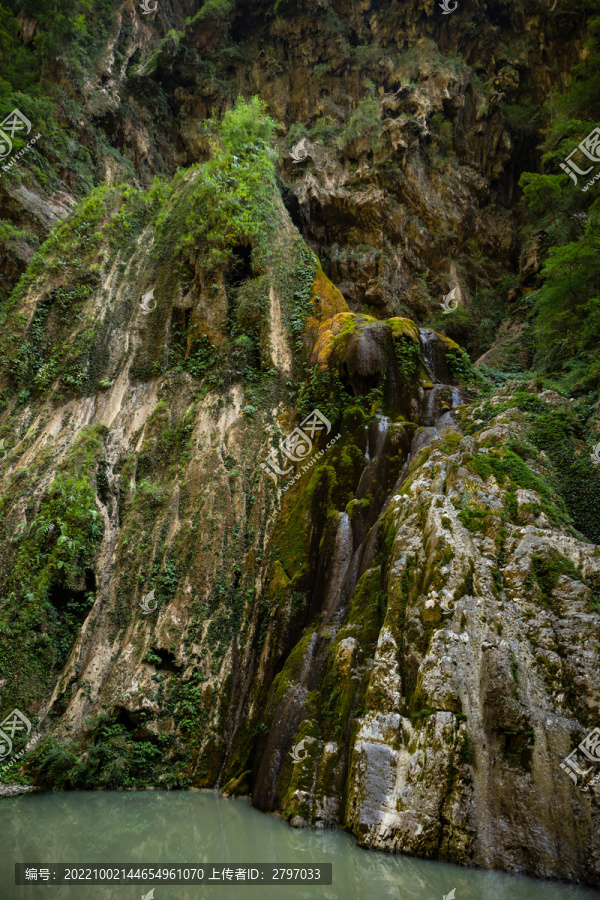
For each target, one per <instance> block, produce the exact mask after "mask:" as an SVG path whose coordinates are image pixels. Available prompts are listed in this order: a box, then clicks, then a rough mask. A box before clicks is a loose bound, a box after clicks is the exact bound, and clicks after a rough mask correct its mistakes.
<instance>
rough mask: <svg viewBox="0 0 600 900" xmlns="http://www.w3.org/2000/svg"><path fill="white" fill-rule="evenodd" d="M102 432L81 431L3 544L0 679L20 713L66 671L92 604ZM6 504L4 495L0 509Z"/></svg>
mask: <svg viewBox="0 0 600 900" xmlns="http://www.w3.org/2000/svg"><path fill="white" fill-rule="evenodd" d="M103 433H104V430H103V429H102V428H101V427H100V428H95V429H94V428H88V429H84V430H83V432H82V434H81V436H80V438H79V440H78V441H77V442H76V443H75V445H74V446H73V448H72V450H71V451H70V453H69V456H68V457H67V459H66V461H65V462H64V464H63V465H62V466H61V467H60V469H59V470H58V471H57V473H56V475H55V477H54V479H53V480H52V481H51V483H50V485H49V487H48V488H47V490H46V491H45V492H44V494H43V496H42V497H41V500H39V501H38V503H35V505H34V504H33V503H32V505H31V507H30V508H29V514H30V520H29V523H27V524H25V526H24V527H21V528H20V529H19V530H18V531H17V532H16V534H14V535H13V536H12V541H9V540H7V541H6V542H5V545H4V550H3V553H2V563H3V565H2V573H1V577H2V581H1V582H0V633H2V635H3V639H2V643H3V653H2V658H1V659H0V676H1V677H2V678H5V679H6V688H5V698H6V697H10V698H14V702H15V704H16V703H17V701H18V702H20V703H23V704H24V706H25V708H28V707H30V705H31V703H32V702H35V701H37V700H39V699H41V697H42V696H43V695H44V692H45V689H46V687H47V685H48V684H49V683H50V682H51V679H52V677H53V676H55V675H56V674H57V673H58V672H59V671H60V670H61V669H62V667H63V666H64V665H65V663H66V661H67V659H68V655H69V653H70V650H71V647H72V646H73V643H74V641H75V639H76V637H77V635H78V633H79V629H80V627H81V623H82V621H83V620H84V619H85V617H86V615H87V613H88V612H89V610H90V608H91V605H92V603H93V601H94V589H95V579H94V576H93V570H92V568H91V567H93V563H94V557H95V554H96V550H97V548H98V544H99V542H100V540H101V538H102V535H103V533H104V528H103V525H102V521H101V519H100V516H99V511H98V508H97V505H96V470H97V465H98V461H99V459H100V456H101V454H102V453H103V441H102V438H103ZM18 483H19V482H18V481H17V483H16V485H15V487H17V486H18ZM31 502H32V501H30V503H31ZM10 505H11V494H10V492H7V493H6V494H5V495H4V497H3V510H7V509H9V508H10Z"/></svg>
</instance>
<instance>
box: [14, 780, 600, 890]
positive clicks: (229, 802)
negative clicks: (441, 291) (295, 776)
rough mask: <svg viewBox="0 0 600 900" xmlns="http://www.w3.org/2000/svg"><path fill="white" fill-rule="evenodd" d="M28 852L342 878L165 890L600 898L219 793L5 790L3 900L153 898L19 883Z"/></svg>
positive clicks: (30, 858)
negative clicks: (374, 846)
mask: <svg viewBox="0 0 600 900" xmlns="http://www.w3.org/2000/svg"><path fill="white" fill-rule="evenodd" d="M16 862H23V863H32V864H36V863H37V864H38V865H42V864H44V863H51V862H53V863H72V864H77V865H85V864H88V863H94V864H97V865H103V866H111V865H115V864H117V863H130V864H132V865H136V866H141V865H142V864H143V865H146V866H150V865H158V864H162V865H164V866H167V865H171V866H172V865H173V864H177V863H189V864H192V865H196V864H198V865H200V864H205V863H213V862H214V863H222V864H225V865H230V866H231V865H234V864H235V863H240V864H246V865H248V864H250V863H257V862H278V863H282V864H283V863H292V864H294V865H299V864H302V865H303V866H309V865H311V864H314V863H318V862H321V863H322V862H331V863H332V864H333V885H332V886H331V887H325V886H307V885H302V886H300V885H294V886H286V885H281V886H280V885H275V886H250V885H242V884H234V885H229V884H226V885H218V886H217V885H211V886H202V885H170V886H167V885H164V884H161V885H154V900H175V898H177V900H229V898H232V900H244V898H246V900H250V898H256V900H258V898H260V900H263V898H264V900H292V898H293V900H380V898H393V900H442V897H443V896H444V895H445V894H448V893H449V892H450V891H451V890H452V889H453V888H454V889H455V890H456V895H455V897H456V900H598V898H599V895H598V893H597V892H596V891H594V890H592V889H591V888H586V887H572V886H568V885H563V884H555V883H551V882H545V881H536V880H533V879H528V878H516V877H514V876H510V875H505V874H501V873H498V872H487V871H480V870H475V869H464V868H461V867H459V866H455V865H450V864H449V863H442V862H431V861H425V860H419V859H412V858H411V857H408V856H389V855H387V854H383V853H374V852H372V851H368V850H362V849H360V848H359V847H357V846H356V844H355V842H354V840H353V839H352V838H351V837H350V836H349V835H347V834H344V833H343V832H340V831H334V832H331V831H329V832H322V831H321V832H318V831H310V830H305V829H295V828H291V827H290V826H289V825H287V824H286V823H284V822H282V821H280V820H279V819H276V818H273V817H272V816H267V815H264V814H263V813H260V812H258V811H257V810H254V809H252V807H251V806H250V804H249V802H248V801H247V800H246V799H245V798H244V799H224V798H223V797H219V796H218V795H217V794H215V793H213V792H208V791H207V792H196V791H192V792H169V791H144V792H142V791H136V792H131V793H123V792H116V791H114V792H93V793H88V792H65V793H40V794H25V795H23V796H20V797H13V798H6V799H2V800H0V898H1V900H17V898H18V900H141V898H142V896H143V895H145V894H146V893H147V892H148V891H149V890H150V887H151V886H150V885H144V884H143V883H142V884H140V885H139V886H138V885H121V886H115V885H111V886H101V885H78V886H68V887H67V886H64V887H63V886H59V885H55V886H49V885H41V884H38V885H26V886H23V887H16V886H15V884H14V880H15V879H14V864H15V863H16Z"/></svg>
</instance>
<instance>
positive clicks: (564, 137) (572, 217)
mask: <svg viewBox="0 0 600 900" xmlns="http://www.w3.org/2000/svg"><path fill="white" fill-rule="evenodd" d="M587 16H588V23H587V28H588V34H589V35H590V36H589V40H588V43H587V47H586V53H585V55H584V56H583V57H582V60H581V62H580V63H579V64H578V65H577V66H575V68H574V70H573V79H572V82H571V84H570V86H569V88H568V90H567V91H565V92H564V93H555V94H552V95H551V96H550V97H549V99H548V100H547V102H546V105H545V109H544V112H545V115H546V124H545V129H544V130H545V140H544V143H543V150H544V156H543V160H544V163H545V165H546V169H547V170H548V174H539V173H527V174H525V175H523V176H522V177H521V185H522V187H523V192H524V197H525V202H526V204H527V207H528V209H529V212H530V216H531V220H532V230H534V229H535V230H538V231H541V233H542V236H543V250H544V253H545V255H546V261H545V263H544V266H543V268H542V271H541V273H540V276H539V278H538V280H537V285H536V290H535V291H534V293H533V294H531V295H530V296H529V298H528V300H529V302H530V303H533V312H534V316H535V319H534V327H535V358H534V365H535V368H536V370H537V371H539V372H540V373H546V374H551V375H552V376H553V377H555V378H558V379H560V381H561V383H562V384H563V385H564V386H565V388H566V389H567V390H568V391H569V392H571V393H572V392H584V391H591V390H594V389H597V388H598V385H599V384H600V360H599V359H598V354H597V352H596V348H597V346H598V341H599V339H600V312H599V310H600V297H599V293H600V254H599V253H598V249H599V246H600V245H599V240H600V238H599V236H598V227H597V226H598V216H599V214H600V198H599V196H598V191H597V189H596V188H595V187H592V188H591V189H590V190H589V191H586V184H587V180H588V179H587V178H586V177H585V176H578V184H577V185H575V184H574V183H573V181H572V180H571V179H570V178H569V176H568V175H567V174H564V173H563V172H561V171H560V163H562V162H564V160H565V158H566V157H567V156H568V155H569V154H570V153H571V151H573V150H574V149H575V148H576V147H577V145H578V144H579V142H580V141H582V140H583V139H584V138H585V137H586V136H587V134H588V133H589V132H590V131H592V130H593V129H594V128H595V127H596V126H597V123H598V120H599V116H600V99H599V95H598V85H599V83H600V75H599V72H600V66H599V62H600V47H599V45H598V29H599V27H600V19H598V17H597V15H596V14H595V13H594V11H593V10H592V8H591V7H590V8H589V11H588V12H587ZM579 157H580V159H581V160H583V159H585V158H584V157H583V156H582V155H581V154H577V155H576V159H575V161H577V158H579ZM581 165H582V164H581V162H579V167H580V168H581ZM596 168H597V167H596ZM595 171H596V169H595V168H594V169H593V171H592V172H591V173H590V175H589V177H590V178H591V177H592V176H593V175H594V173H595Z"/></svg>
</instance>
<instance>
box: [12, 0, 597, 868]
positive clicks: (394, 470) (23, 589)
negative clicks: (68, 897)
mask: <svg viewBox="0 0 600 900" xmlns="http://www.w3.org/2000/svg"><path fill="white" fill-rule="evenodd" d="M279 6H280V4H277V5H276V7H277V8H274V9H271V8H270V7H269V8H268V9H267V8H263V7H262V6H261V5H260V4H250V5H248V4H245V5H244V9H243V10H242V9H241V8H238V7H237V6H235V5H234V4H227V3H226V4H216V3H207V4H205V5H204V6H203V7H202V9H201V10H200V11H197V10H195V9H192V8H191V7H190V8H189V9H188V8H184V7H183V5H179V4H173V5H171V6H168V7H160V11H159V14H157V16H156V18H155V19H153V20H148V19H147V18H144V17H142V16H140V14H139V12H137V11H136V9H135V8H134V7H133V6H131V5H127V4H125V5H123V6H119V9H118V15H117V17H116V18H115V19H114V20H111V30H110V39H107V42H106V43H105V45H104V48H103V52H102V57H101V60H100V62H98V64H97V65H96V66H94V67H92V66H91V67H90V70H89V73H88V78H89V84H88V91H87V93H88V96H89V99H86V100H85V101H82V108H81V109H82V118H81V119H80V121H79V123H78V140H81V139H82V135H83V134H85V133H86V128H87V127H88V126H90V123H91V122H92V121H93V122H94V123H95V124H94V128H93V129H92V130H90V132H89V135H90V138H89V141H90V143H91V144H93V146H92V147H91V150H90V152H91V153H92V155H93V154H96V157H97V159H98V160H100V161H101V162H102V174H101V176H98V173H96V175H95V177H96V178H97V180H98V181H100V182H105V184H101V186H100V187H97V188H96V189H95V190H93V191H91V192H89V193H86V197H85V199H84V200H82V201H81V202H80V203H79V204H78V205H77V206H76V208H74V209H73V210H72V211H71V212H70V214H69V215H67V209H68V208H69V206H73V204H74V199H75V194H76V193H77V191H80V192H81V193H85V192H84V191H83V189H82V188H81V185H79V186H78V185H77V184H76V183H75V182H76V177H75V175H74V176H73V183H69V181H68V179H67V178H66V175H64V176H62V175H61V178H62V179H63V183H62V184H61V186H60V191H59V190H58V189H57V190H56V191H54V192H47V191H45V190H44V188H43V187H42V185H41V183H40V181H39V180H36V178H37V177H39V172H38V173H37V176H36V174H35V172H34V171H33V170H31V171H28V173H27V172H26V173H25V174H24V175H23V174H21V175H20V176H19V175H11V176H10V178H9V179H7V180H6V182H5V180H4V178H3V179H2V185H3V191H4V193H3V194H2V204H3V206H2V210H3V211H2V215H3V216H4V217H5V219H6V221H7V222H8V225H7V227H6V229H5V235H4V239H5V255H4V263H3V269H2V270H3V272H4V273H5V275H6V277H7V283H6V285H5V295H6V296H5V297H4V300H3V305H2V309H1V311H0V316H1V320H0V326H1V334H0V339H1V341H2V349H3V353H2V356H3V361H2V371H1V384H0V387H1V390H2V393H1V395H0V396H1V398H2V412H1V414H0V416H1V417H0V436H1V438H2V440H3V441H4V444H3V448H4V451H5V456H4V458H3V459H2V460H1V461H0V465H1V466H2V469H1V474H2V483H1V493H0V504H1V509H2V523H3V525H2V527H3V528H4V535H3V542H2V548H1V551H0V627H1V628H2V633H3V645H4V646H3V653H2V658H1V660H0V677H1V680H0V690H1V698H2V709H5V708H6V709H7V710H8V709H9V708H12V707H14V706H17V707H18V708H20V709H21V710H22V711H23V712H24V713H26V714H27V715H29V717H30V718H31V719H35V724H36V728H38V729H39V731H40V732H41V733H42V734H43V735H44V738H43V740H42V741H41V742H40V744H39V745H38V746H37V747H36V749H35V751H33V753H32V754H31V756H30V757H28V758H27V761H26V763H25V768H24V769H23V772H24V773H27V774H28V775H29V777H30V778H32V779H33V780H35V781H36V782H38V783H40V784H46V785H51V786H56V787H67V788H68V787H77V788H88V787H95V786H100V787H107V788H114V787H126V788H128V787H133V786H144V785H159V786H163V787H172V788H175V787H188V786H192V785H193V786H198V787H210V786H217V787H219V788H221V789H222V790H224V792H225V793H228V794H231V793H243V792H250V793H251V794H252V801H253V803H254V804H255V805H256V806H257V807H258V808H260V809H263V810H266V811H278V812H280V813H281V814H282V815H283V816H284V817H285V818H286V819H288V820H290V821H291V822H292V823H293V824H295V825H314V826H321V827H333V826H343V827H346V828H348V829H349V830H350V831H351V832H352V833H353V834H355V835H356V837H357V838H358V840H359V841H360V842H361V843H362V844H364V845H365V846H368V847H374V848H379V849H385V850H389V851H402V852H406V853H411V854H415V855H421V856H427V857H431V858H444V859H451V860H455V861H458V862H463V863H467V864H473V865H482V866H487V867H497V868H506V869H509V870H512V871H520V872H526V873H529V874H533V875H538V876H549V877H558V878H570V879H580V880H584V881H588V882H590V883H593V884H598V883H600V846H599V844H598V840H599V838H598V835H599V834H600V831H599V829H598V815H599V813H598V809H599V803H600V793H599V788H598V786H597V785H589V786H588V787H587V790H585V789H584V787H585V785H584V786H582V785H581V784H579V785H574V784H573V782H572V780H571V779H570V778H569V777H568V776H567V775H566V774H565V773H564V772H563V771H562V770H561V769H560V763H561V762H562V760H563V759H564V757H565V756H566V755H567V754H568V753H569V752H570V751H571V749H572V748H573V747H574V746H575V745H576V744H578V743H579V741H580V740H581V739H582V738H583V737H584V736H585V734H586V732H587V731H589V730H590V729H591V728H592V727H593V726H595V725H596V724H597V718H598V705H599V699H600V695H599V692H598V689H597V687H596V686H595V679H594V678H593V676H594V675H595V672H596V671H597V668H598V663H599V662H600V659H599V657H600V631H599V627H598V626H599V624H600V613H599V605H598V589H599V585H600V551H599V549H598V541H599V540H600V530H599V529H598V520H597V511H596V510H591V509H589V505H588V504H587V502H586V491H587V485H589V484H592V483H593V482H594V479H597V473H596V471H595V469H594V465H593V463H592V462H591V461H590V460H589V457H588V454H587V452H586V448H585V444H584V443H583V441H582V439H581V433H580V431H579V430H578V429H579V428H580V422H581V417H582V412H581V409H582V404H581V402H580V401H572V400H570V399H569V398H566V397H563V396H561V395H560V394H559V393H557V392H556V391H553V390H543V387H544V386H543V385H541V384H540V383H539V382H537V381H536V380H534V379H531V378H530V377H529V376H528V375H526V374H524V375H522V376H520V377H519V378H515V379H513V380H512V381H509V380H507V379H506V377H504V376H501V375H497V376H496V377H495V378H494V376H493V374H492V375H490V374H489V373H488V374H486V375H481V374H478V373H477V371H476V370H474V369H473V367H472V365H471V363H470V362H469V357H468V356H467V354H466V353H465V352H464V350H462V349H461V347H459V345H458V344H457V343H455V341H454V340H453V339H452V337H451V336H447V335H446V334H442V333H441V331H440V329H441V327H442V324H444V322H445V323H446V325H447V327H444V330H445V331H447V332H448V335H454V337H456V338H460V337H461V335H464V336H466V338H467V343H469V344H470V345H472V346H473V347H476V348H477V349H482V341H483V338H482V334H483V333H484V330H485V329H483V331H482V329H480V330H479V331H478V332H477V333H475V332H474V330H473V328H472V327H471V325H472V322H471V320H468V321H467V320H466V319H465V318H464V316H467V314H468V315H473V316H475V317H477V315H478V307H477V297H478V296H479V297H481V295H482V293H483V294H484V295H485V293H486V292H488V293H489V292H490V291H494V290H496V291H497V292H498V297H499V298H500V299H501V301H502V303H504V302H505V301H507V296H508V295H510V297H511V298H512V301H513V302H515V303H517V304H518V302H519V298H520V296H521V294H522V293H525V292H526V291H527V290H528V287H527V285H528V279H529V278H530V277H531V274H532V272H533V271H534V270H535V268H536V265H537V263H536V261H535V259H534V257H535V253H534V254H533V256H532V252H533V251H532V250H531V247H529V249H528V250H526V253H525V254H524V256H523V260H524V262H523V263H522V265H521V268H520V279H519V277H517V276H515V274H514V272H516V271H517V269H518V258H519V254H520V249H521V248H520V245H519V236H518V233H517V229H516V219H515V212H514V208H513V205H512V197H513V192H514V190H515V180H516V178H517V176H518V174H519V172H520V171H521V168H520V167H521V166H522V165H523V164H524V163H523V158H524V157H527V156H529V158H530V159H534V158H535V149H534V147H535V141H534V140H533V137H532V135H531V133H529V132H528V131H527V129H524V128H523V127H522V123H521V125H518V124H515V121H516V119H517V118H518V116H517V112H516V111H515V109H514V108H513V107H514V106H515V105H518V104H517V102H516V101H517V99H518V100H519V101H523V102H525V100H527V102H533V101H538V100H539V98H540V95H541V94H543V92H544V91H545V90H546V89H547V86H548V81H549V79H550V77H551V72H552V67H553V66H558V68H559V69H560V70H561V71H563V70H566V69H567V68H568V65H569V63H570V62H572V61H573V59H574V58H575V57H576V55H577V53H578V50H579V46H580V44H581V40H582V35H581V33H580V31H578V29H577V27H576V25H575V23H574V22H573V17H572V16H570V15H568V14H567V12H566V11H564V10H560V9H558V10H557V9H552V10H550V9H548V8H547V7H545V6H544V7H543V8H542V7H541V6H540V7H535V8H533V7H532V9H531V10H530V11H525V12H517V11H516V9H514V8H512V7H510V8H509V7H506V8H505V7H502V8H500V7H499V8H498V9H497V10H496V9H494V10H492V11H490V12H489V13H487V14H486V15H484V13H483V12H481V13H479V12H475V13H473V15H474V16H475V18H474V19H473V20H472V22H467V21H466V15H467V14H466V13H464V12H462V11H461V12H460V13H459V14H458V15H457V18H456V19H452V22H446V21H445V20H441V18H440V19H437V18H434V16H433V12H432V9H430V8H429V7H427V8H426V7H420V6H418V5H415V6H414V7H411V8H408V7H406V8H405V7H400V6H396V5H393V6H390V7H389V8H386V9H385V10H378V9H374V8H373V9H372V8H371V4H370V3H363V4H359V5H358V6H354V7H352V8H349V7H346V6H345V5H344V4H340V5H339V8H338V7H336V8H334V7H332V6H329V5H325V4H323V5H317V7H315V8H314V9H313V7H311V10H310V11H302V10H296V11H294V12H293V14H292V11H291V8H288V7H289V4H288V5H285V9H284V8H283V6H282V9H281V10H279ZM221 7H222V8H221ZM186 16H187V17H188V19H189V21H187V23H186ZM461 16H462V18H461ZM463 20H464V21H463ZM23 22H24V24H23V25H22V28H21V31H22V36H23V41H28V40H29V38H28V35H29V36H31V35H32V34H33V33H34V32H35V23H32V22H31V21H30V20H28V21H25V19H24V20H23ZM460 23H462V25H463V28H462V30H460V28H459V24H460ZM25 26H27V27H25ZM471 26H474V27H471ZM169 29H174V31H169ZM167 32H168V33H167ZM500 35H502V38H501V37H500ZM161 38H162V39H161ZM559 38H561V39H563V40H562V41H559ZM564 38H566V39H564ZM458 49H460V50H461V53H462V54H463V55H462V57H458V56H456V51H457V50H458ZM475 60H483V62H478V64H477V65H475V63H474V61H475ZM56 65H57V67H58V69H59V70H60V66H61V61H60V60H56ZM58 77H59V75H57V78H58ZM484 79H487V80H486V81H485V83H484ZM234 87H235V90H243V91H244V92H245V93H246V94H248V95H250V94H253V93H254V94H260V95H261V96H262V97H263V98H264V99H265V100H266V101H267V102H268V110H269V112H270V114H271V116H273V117H274V118H275V119H276V121H277V122H278V123H279V126H278V129H279V130H278V131H275V130H274V129H275V123H273V122H271V121H270V120H269V119H268V118H267V116H266V115H265V110H264V108H263V107H262V106H261V105H260V103H258V102H256V101H254V102H253V103H250V104H246V103H244V102H243V101H241V100H240V101H238V102H237V104H235V105H233V102H232V100H231V93H232V90H233V88H234ZM92 88H93V90H91V89H92ZM507 97H508V98H511V97H512V98H513V100H514V103H513V104H512V106H511V108H510V110H509V112H508V113H507V108H506V106H507V99H506V98H507ZM167 100H168V103H167ZM509 105H510V104H509ZM57 108H58V109H59V110H60V100H58V101H57ZM213 109H214V110H215V116H214V121H213V120H208V116H209V115H210V113H211V110H213ZM225 109H228V112H227V113H226V114H225V115H221V114H222V113H223V111H224V110H225ZM521 113H522V110H521ZM521 113H519V115H521ZM511 117H512V118H511ZM217 120H219V121H217ZM519 121H520V120H519ZM511 122H512V124H511ZM290 126H293V127H290ZM90 127H91V126H90ZM286 129H287V135H286V137H285V138H284V137H283V135H282V132H284V131H285V130H286ZM102 135H103V137H102ZM107 135H108V137H109V140H110V142H111V145H112V148H113V151H114V152H113V153H108V152H107V151H106V149H105V148H104V145H103V144H102V141H104V140H106V136H107ZM303 138H305V139H306V142H305V145H304V146H305V147H307V146H308V147H309V149H310V153H309V155H308V156H307V157H306V158H305V159H304V160H303V161H300V162H296V163H295V162H293V161H292V159H291V158H290V157H289V155H288V151H289V148H291V147H292V146H293V145H295V144H297V142H298V141H299V140H301V139H303ZM277 141H279V146H278V147H277V150H278V152H275V151H274V150H273V147H274V146H277ZM117 151H118V152H117ZM177 166H180V167H181V168H179V169H178V170H177V172H175V170H176V168H177ZM157 172H161V173H162V174H163V177H162V178H161V179H157V180H156V181H155V182H154V183H151V175H152V174H153V173H157ZM134 173H135V174H134ZM88 174H89V173H88ZM76 175H77V177H79V176H81V177H83V175H82V172H81V171H78V172H77V173H76ZM19 179H21V180H19ZM123 182H128V183H123ZM129 182H133V183H134V184H135V186H133V185H132V184H131V183H129ZM70 189H72V191H73V192H72V193H71V192H70ZM59 219H63V221H62V224H58V220H59ZM9 226H10V227H9ZM49 229H52V233H51V234H50V237H49V238H48V240H46V242H45V243H44V244H43V246H42V248H41V250H40V251H39V252H38V253H37V254H36V255H35V256H34V257H33V259H32V258H31V256H32V251H33V249H34V247H33V246H32V242H31V241H30V242H29V243H26V242H24V241H23V239H22V235H23V234H24V233H27V234H29V235H31V233H34V232H35V233H37V235H38V237H39V238H41V239H43V238H44V237H45V236H46V235H47V234H48V230H49ZM469 242H471V243H469ZM33 244H35V241H34V242H33ZM315 251H317V252H316V253H315ZM527 254H528V255H527ZM25 267H27V269H26V272H25V274H24V275H23V277H22V278H21V280H20V281H19V282H18V285H17V286H16V287H15V289H14V290H13V291H12V293H11V294H10V297H8V294H9V288H10V287H11V286H12V283H14V282H16V281H17V278H18V277H19V275H21V273H22V272H23V270H24V268H25ZM538 268H539V266H538ZM8 282H10V283H8ZM453 284H454V285H456V287H457V295H458V296H459V297H460V304H461V308H462V309H461V310H459V311H457V313H456V315H457V316H458V318H457V319H455V320H454V322H455V324H454V325H451V324H450V323H449V322H448V319H450V320H452V317H451V316H443V315H442V314H441V313H439V317H440V320H441V323H442V324H440V322H438V320H437V319H436V317H435V315H434V312H433V310H434V304H436V305H437V304H438V303H439V297H440V296H441V294H442V293H443V292H444V291H445V290H446V288H447V287H449V286H450V285H453ZM511 292H512V293H511ZM502 303H501V305H502ZM438 308H439V307H438ZM465 310H467V311H468V313H467V312H465ZM461 315H462V316H463V319H461V318H460V317H461ZM424 321H426V322H427V323H428V327H424V326H423V324H422V323H423V322H424ZM469 322H471V325H469ZM417 323H420V324H417ZM461 323H462V324H461ZM436 324H437V325H438V328H434V327H432V326H435V325H436ZM467 325H469V327H467ZM515 334H516V337H517V338H518V336H519V334H520V331H519V325H518V322H516V320H515V319H514V318H513V319H512V320H511V322H510V325H507V326H506V328H505V335H504V337H503V340H504V344H503V345H502V347H503V348H504V349H502V350H501V351H500V350H498V349H497V352H498V353H500V355H504V356H503V358H510V354H511V353H512V350H511V347H512V348H513V349H514V342H515ZM507 335H508V337H507ZM507 348H508V349H507ZM519 352H521V350H519ZM526 356H527V353H526V352H525V357H526ZM525 362H526V359H525ZM314 410H318V411H319V415H318V416H317V418H316V419H311V415H312V413H313V411H314ZM307 420H308V424H306V423H307ZM301 425H302V426H303V427H302V431H299V430H298V429H299V427H300V426H301ZM281 445H283V448H284V450H287V451H288V452H287V455H286V453H285V452H283V451H282V449H281ZM267 460H270V462H268V461H267ZM281 473H283V474H281ZM294 748H295V749H294Z"/></svg>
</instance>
